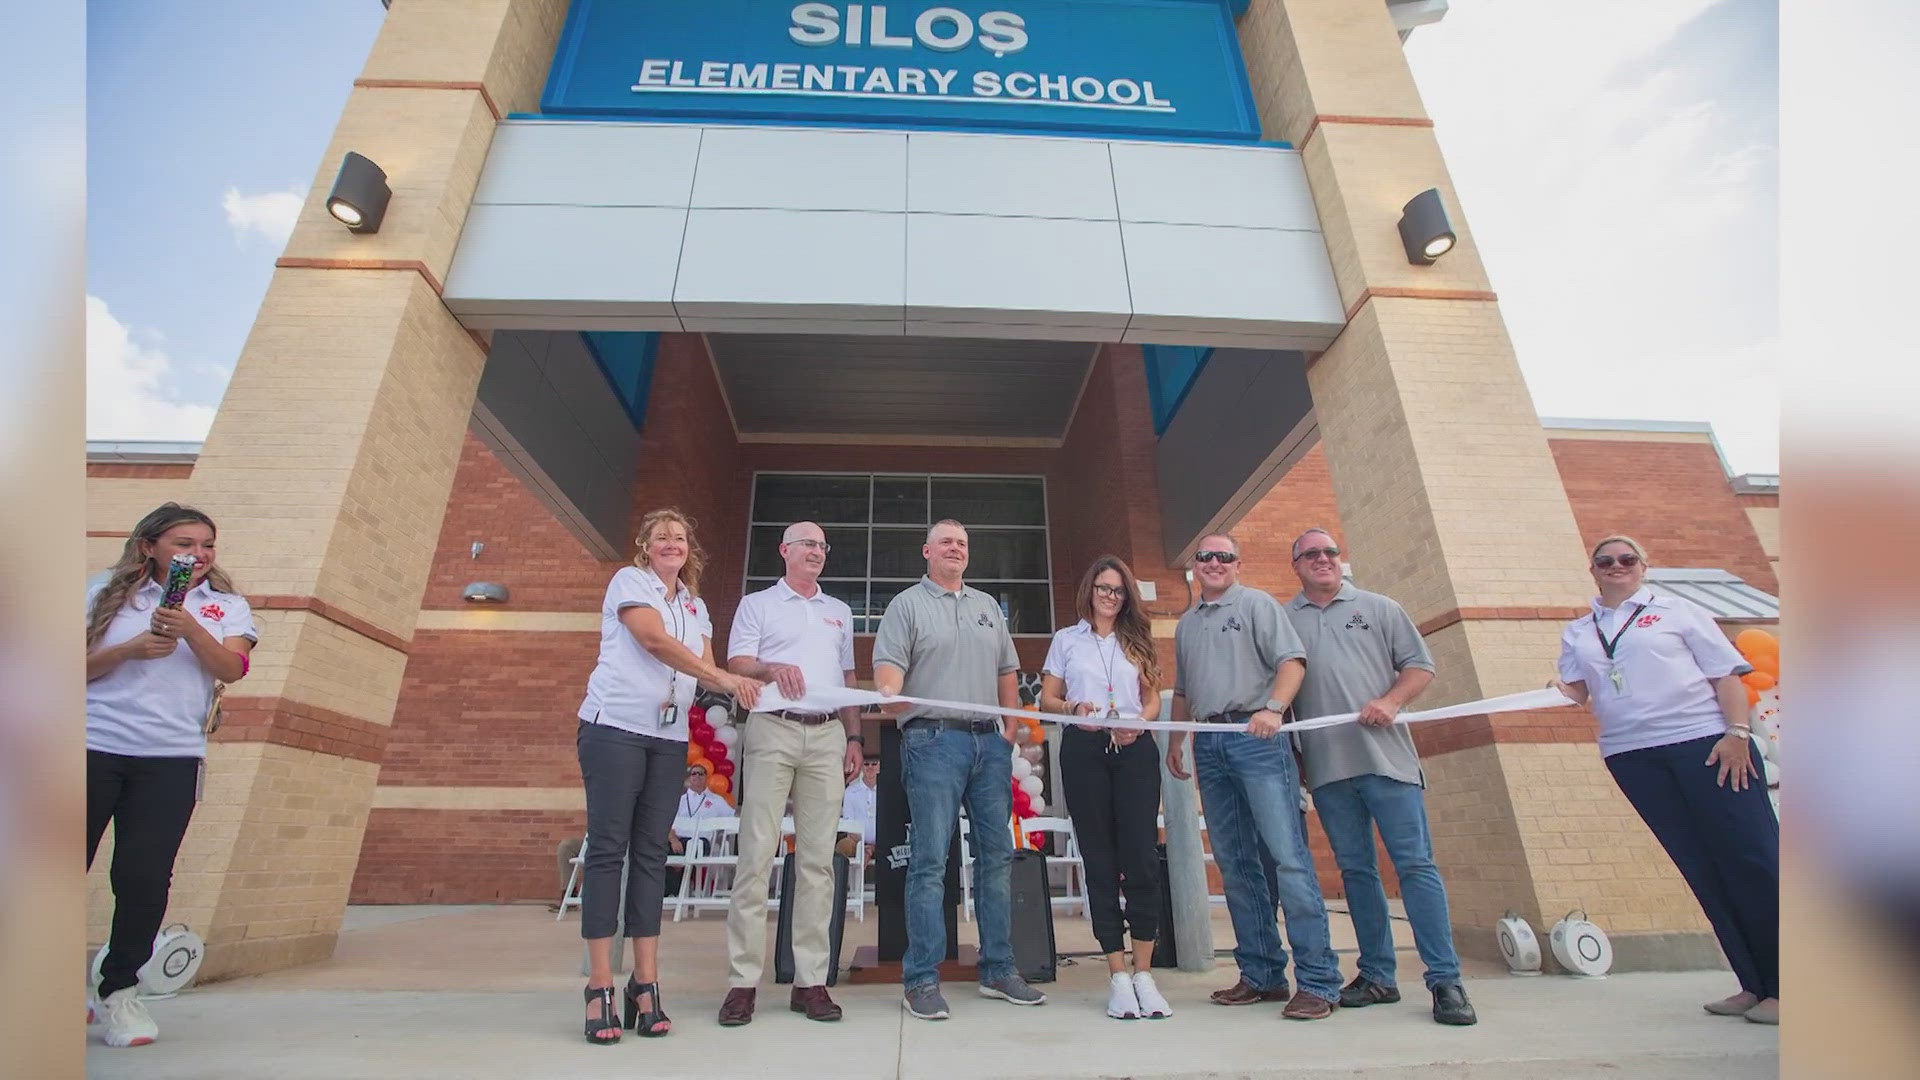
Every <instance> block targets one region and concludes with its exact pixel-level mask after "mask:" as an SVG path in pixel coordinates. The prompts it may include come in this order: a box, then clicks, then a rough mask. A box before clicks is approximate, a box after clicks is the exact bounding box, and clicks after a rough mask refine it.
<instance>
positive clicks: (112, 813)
mask: <svg viewBox="0 0 1920 1080" xmlns="http://www.w3.org/2000/svg"><path fill="white" fill-rule="evenodd" d="M199 780H200V759H199V758H197V757H128V756H127V755H125V754H107V753H102V752H101V751H99V750H89V751H87V868H88V869H92V868H93V853H94V852H95V851H97V850H99V848H100V837H101V836H102V835H103V834H104V833H105V832H106V831H107V822H108V821H112V822H113V866H112V868H111V871H110V873H109V880H110V881H111V883H112V885H113V931H112V934H111V936H110V937H108V939H107V958H106V961H105V962H104V963H103V964H102V965H101V973H100V990H99V993H100V996H101V997H103V998H104V997H106V996H107V995H108V994H111V993H113V992H114V991H116V990H123V989H125V988H126V987H129V986H133V985H134V984H136V983H138V982H139V981H140V968H141V967H142V966H143V965H144V964H146V962H147V961H148V960H151V959H152V958H153V936H154V935H155V934H158V933H159V932H160V922H161V920H162V919H164V918H166V915H167V891H168V889H169V888H171V887H172V885H173V860H174V856H176V855H178V854H179V853H180V841H181V839H182V838H184V837H185V836H186V835H187V822H189V821H191V820H193V800H194V794H195V788H196V787H197V786H198V784H199Z"/></svg>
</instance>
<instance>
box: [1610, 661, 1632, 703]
mask: <svg viewBox="0 0 1920 1080" xmlns="http://www.w3.org/2000/svg"><path fill="white" fill-rule="evenodd" d="M1607 682H1608V683H1610V684H1611V685H1612V686H1613V696H1614V697H1622V698H1623V697H1632V696H1633V688H1632V687H1630V686H1628V685H1627V673H1626V672H1624V671H1622V670H1620V665H1618V664H1614V665H1611V666H1609V667H1608V668H1607Z"/></svg>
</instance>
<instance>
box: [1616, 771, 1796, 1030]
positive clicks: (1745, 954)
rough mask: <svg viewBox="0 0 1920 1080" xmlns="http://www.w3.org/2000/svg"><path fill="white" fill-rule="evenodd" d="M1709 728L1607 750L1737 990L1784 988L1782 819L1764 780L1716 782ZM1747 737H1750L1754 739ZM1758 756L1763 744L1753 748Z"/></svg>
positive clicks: (1774, 992) (1766, 992) (1769, 993)
mask: <svg viewBox="0 0 1920 1080" xmlns="http://www.w3.org/2000/svg"><path fill="white" fill-rule="evenodd" d="M1716 741H1718V740H1717V739H1716V738H1715V737H1714V736H1711V735H1709V736H1707V737H1705V738H1700V739H1689V740H1688V741H1686V742H1680V743H1673V744H1671V745H1668V746H1650V747H1648V748H1646V749H1644V750H1629V751H1627V752H1626V753H1622V754H1614V755H1613V756H1611V757H1609V758H1607V769H1608V771H1610V772H1611V773H1613V780H1614V783H1616V784H1619V785H1620V791H1621V792H1622V793H1623V794H1625V795H1626V797H1627V801H1628V802H1630V803H1632V804H1633V808H1634V810H1636V811H1638V812H1639V814H1640V820H1642V821H1644V822H1646V823H1647V827H1648V828H1649V829H1652V830H1653V835H1654V836H1655V837H1656V838H1657V839H1658V840H1659V841H1660V846H1661V847H1663V848H1666V849H1667V855H1668V856H1669V857H1671V858H1672V859H1673V864H1674V865H1675V866H1677V867H1679V869H1680V876H1681V877H1683V878H1685V879H1686V881H1687V887H1688V888H1691V889H1692V890H1693V896H1694V899H1696V900H1698V901H1700V909H1701V910H1702V911H1704V912H1705V913H1706V916H1707V921H1708V922H1709V923H1712V924H1713V933H1714V936H1715V937H1717V938H1718V939H1719V940H1720V949H1721V951H1722V952H1724V953H1726V954H1727V963H1728V965H1729V966H1731V967H1732V968H1733V973H1734V975H1735V976H1737V977H1738V978H1739V980H1740V988H1741V989H1742V990H1746V991H1748V992H1750V993H1753V994H1757V995H1759V996H1760V997H1763V998H1770V997H1779V996H1780V821H1779V819H1778V818H1776V817H1775V816H1774V813H1773V802H1772V801H1771V800H1770V799H1768V798H1767V788H1766V784H1765V782H1764V781H1761V780H1753V781H1752V782H1751V783H1749V784H1748V786H1747V788H1746V790H1745V791H1735V790H1733V787H1732V783H1731V781H1729V783H1728V786H1726V787H1721V786H1719V785H1718V784H1716V783H1715V782H1714V777H1715V776H1716V775H1717V774H1718V772H1719V766H1717V765H1707V764H1705V762H1706V760H1707V754H1708V753H1709V752H1710V751H1712V749H1713V744H1714V743H1715V742H1716ZM1750 741H1751V740H1750ZM1752 754H1753V761H1754V763H1755V764H1756V765H1758V764H1759V762H1760V747H1759V746H1758V745H1757V744H1755V745H1753V747H1752Z"/></svg>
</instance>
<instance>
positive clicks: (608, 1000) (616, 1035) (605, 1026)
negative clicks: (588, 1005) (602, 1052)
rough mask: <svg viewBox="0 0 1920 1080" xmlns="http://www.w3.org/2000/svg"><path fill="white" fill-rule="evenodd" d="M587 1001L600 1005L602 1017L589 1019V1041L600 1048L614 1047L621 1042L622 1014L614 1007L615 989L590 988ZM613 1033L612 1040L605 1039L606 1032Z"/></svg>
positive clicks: (588, 988)
mask: <svg viewBox="0 0 1920 1080" xmlns="http://www.w3.org/2000/svg"><path fill="white" fill-rule="evenodd" d="M586 1000H587V1001H589V1002H591V1001H596V1000H597V1001H598V1002H599V1003H600V1015H599V1016H589V1017H587V1041H588V1042H590V1043H594V1044H596V1045H599V1046H612V1045H613V1044H614V1043H617V1042H619V1041H620V1019H619V1017H620V1014H619V1012H618V1011H617V1010H616V1009H615V1008H614V1005H613V987H611V986H589V987H587V990H586ZM609 1031H611V1032H613V1037H612V1038H610V1039H609V1038H605V1037H604V1036H605V1033H606V1032H609Z"/></svg>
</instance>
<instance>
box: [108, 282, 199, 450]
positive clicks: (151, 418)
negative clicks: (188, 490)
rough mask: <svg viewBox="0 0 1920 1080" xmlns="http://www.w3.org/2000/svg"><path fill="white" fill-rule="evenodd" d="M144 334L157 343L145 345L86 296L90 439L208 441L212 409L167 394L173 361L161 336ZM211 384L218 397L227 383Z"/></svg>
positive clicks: (109, 313) (124, 325)
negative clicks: (160, 344)
mask: <svg viewBox="0 0 1920 1080" xmlns="http://www.w3.org/2000/svg"><path fill="white" fill-rule="evenodd" d="M143 336H145V337H147V338H149V339H150V340H152V341H155V342H156V343H155V344H152V345H143V344H141V343H140V342H139V341H137V340H135V335H134V333H133V332H132V331H131V330H130V329H128V327H127V326H126V324H125V323H122V322H121V321H120V320H119V319H116V318H114V316H113V313H112V312H111V311H109V310H108V309H107V302H106V301H105V300H102V299H100V298H99V297H97V296H89V297H87V438H89V439H166V440H178V441H184V442H191V441H197V440H200V439H204V438H206V436H207V428H208V427H209V426H210V425H211V424H212V423H213V413H214V407H213V406H212V405H205V404H196V403H193V402H186V401H180V400H177V399H176V398H174V396H173V395H171V394H169V393H167V391H166V390H165V388H164V386H163V385H162V384H163V383H164V381H165V380H166V377H167V375H168V374H169V373H170V372H171V371H172V370H173V366H174V365H173V361H172V360H169V359H168V358H167V354H166V353H165V352H162V351H161V350H160V348H159V347H158V345H157V338H158V335H143ZM211 385H212V386H213V387H214V389H215V392H216V393H215V396H216V397H217V396H218V391H219V390H222V389H224V388H225V386H226V380H225V378H224V377H223V378H221V379H219V380H218V381H217V382H214V383H212V384H211Z"/></svg>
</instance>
